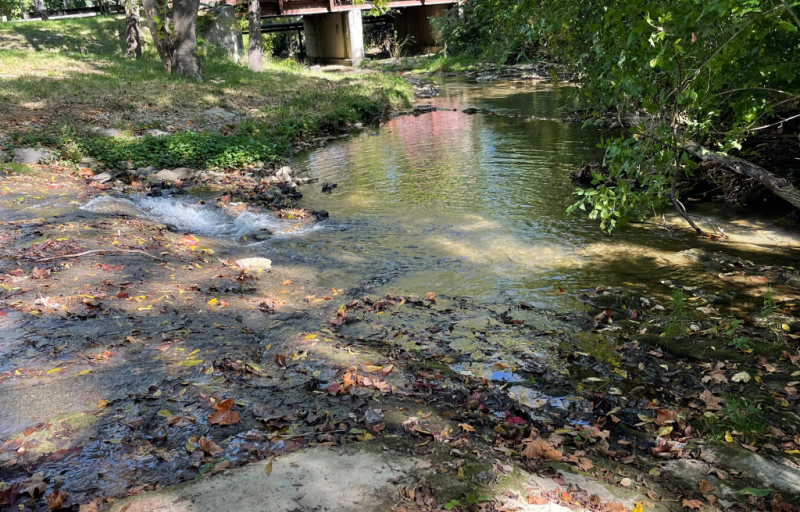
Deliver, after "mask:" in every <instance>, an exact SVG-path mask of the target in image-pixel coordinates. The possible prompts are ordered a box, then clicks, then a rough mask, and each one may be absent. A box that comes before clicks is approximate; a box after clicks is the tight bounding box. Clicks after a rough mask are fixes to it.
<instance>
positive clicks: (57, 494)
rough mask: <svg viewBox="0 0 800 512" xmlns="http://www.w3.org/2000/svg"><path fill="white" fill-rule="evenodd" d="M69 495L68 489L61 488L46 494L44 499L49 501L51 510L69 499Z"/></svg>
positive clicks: (48, 504)
mask: <svg viewBox="0 0 800 512" xmlns="http://www.w3.org/2000/svg"><path fill="white" fill-rule="evenodd" d="M67 496H69V493H68V492H66V491H64V492H61V490H60V489H56V490H55V491H53V492H51V493H50V494H48V495H47V496H45V497H44V499H45V501H47V507H48V508H49V509H50V510H55V509H57V508H59V507H60V506H61V505H62V504H63V503H64V500H65V499H67Z"/></svg>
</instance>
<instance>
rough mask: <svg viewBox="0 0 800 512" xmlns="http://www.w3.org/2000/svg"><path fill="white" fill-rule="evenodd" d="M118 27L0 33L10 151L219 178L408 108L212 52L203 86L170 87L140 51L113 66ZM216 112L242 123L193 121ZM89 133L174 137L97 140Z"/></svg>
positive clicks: (392, 93)
mask: <svg viewBox="0 0 800 512" xmlns="http://www.w3.org/2000/svg"><path fill="white" fill-rule="evenodd" d="M123 24H124V19H123V17H122V16H116V17H96V18H83V19H73V20H64V21H63V22H62V20H58V21H52V22H30V23H5V24H0V75H4V76H5V77H6V78H2V79H0V91H2V92H0V124H2V125H3V126H4V127H5V129H6V130H8V131H9V132H11V133H14V134H15V140H17V141H18V142H19V143H22V142H25V143H36V142H39V143H42V144H43V145H51V146H52V145H55V146H57V147H58V148H59V149H61V150H62V151H64V152H66V153H68V154H69V155H70V156H73V157H75V158H77V157H79V156H81V155H90V156H94V157H97V158H100V159H104V160H107V161H108V163H109V164H111V165H120V164H121V163H122V162H123V160H130V161H131V162H132V163H134V164H143V165H144V164H147V165H174V166H179V165H186V166H189V165H192V166H213V167H223V168H224V167H231V166H238V165H244V164H247V163H253V162H256V161H269V160H274V159H276V158H278V157H279V156H280V155H281V154H283V153H285V151H286V149H287V148H288V147H289V145H290V144H291V143H292V142H294V141H296V140H298V139H301V138H305V137H312V136H316V135H319V134H321V133H325V132H328V131H331V130H334V129H337V128H339V127H341V126H343V125H346V124H349V123H355V122H361V121H367V120H370V119H372V118H375V117H376V116H378V115H379V114H380V113H382V112H385V111H387V110H390V109H395V108H400V107H404V106H406V105H408V104H409V102H410V98H411V94H410V90H409V88H408V85H407V84H406V83H405V82H404V81H401V80H400V79H397V78H393V77H388V76H385V75H382V74H374V73H372V74H348V73H343V74H326V73H311V72H309V71H307V70H306V69H305V68H304V67H303V66H301V65H299V64H297V63H295V62H293V61H279V60H265V72H264V73H253V72H251V71H250V70H248V69H247V68H246V67H245V66H244V65H240V64H236V63H234V62H232V61H230V60H227V59H225V58H222V57H220V56H218V55H215V52H213V51H205V52H203V55H202V56H201V58H202V66H203V75H204V80H203V81H202V82H196V81H192V80H186V79H182V78H179V77H174V76H170V75H167V74H165V73H164V70H163V67H162V66H161V63H160V61H159V60H158V58H157V57H156V55H155V52H154V51H153V48H152V44H150V41H149V40H147V39H146V40H145V44H144V55H143V57H142V59H140V60H138V61H136V60H131V59H126V58H124V57H123V56H122V53H123V52H122V41H121V36H122V31H123ZM143 34H144V35H145V36H147V35H148V31H147V30H146V29H145V30H144V31H143ZM216 108H223V109H226V110H229V111H236V112H238V113H239V119H240V120H246V122H244V123H243V124H242V125H241V126H229V125H226V124H225V123H220V122H218V121H215V120H214V119H213V118H208V117H207V116H204V115H203V114H202V112H203V111H204V110H208V109H216ZM95 126H103V127H114V128H119V129H121V130H123V131H124V132H125V133H129V134H131V135H143V134H144V132H145V130H147V129H148V128H159V129H164V130H166V129H168V130H170V131H173V132H175V133H174V134H173V135H171V136H168V137H164V138H163V140H159V141H154V140H151V139H153V138H152V137H145V138H142V139H136V140H119V139H111V140H108V139H106V140H100V139H98V138H97V137H94V136H93V135H92V133H91V128H92V127H95ZM186 131H189V132H207V133H204V134H201V133H193V134H186V133H181V132H186ZM226 145H229V146H232V149H226V148H225V146H226ZM154 152H155V153H154ZM156 153H157V154H156ZM126 155H130V156H128V157H126Z"/></svg>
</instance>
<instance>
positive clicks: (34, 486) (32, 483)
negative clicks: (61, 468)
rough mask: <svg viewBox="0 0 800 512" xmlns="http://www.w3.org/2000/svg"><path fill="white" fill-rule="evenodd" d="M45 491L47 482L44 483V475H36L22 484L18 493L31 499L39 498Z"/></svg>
mask: <svg viewBox="0 0 800 512" xmlns="http://www.w3.org/2000/svg"><path fill="white" fill-rule="evenodd" d="M46 490H47V482H45V481H44V473H36V474H34V475H31V477H30V478H28V479H27V480H25V481H24V482H22V484H21V486H20V492H25V493H28V494H29V495H30V496H31V497H32V498H35V497H36V496H41V495H42V494H44V492H45V491H46Z"/></svg>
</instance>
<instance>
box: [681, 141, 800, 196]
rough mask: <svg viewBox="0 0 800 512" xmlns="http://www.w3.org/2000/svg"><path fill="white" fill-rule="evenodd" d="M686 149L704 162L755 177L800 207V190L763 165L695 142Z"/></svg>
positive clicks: (777, 194)
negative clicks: (714, 163)
mask: <svg viewBox="0 0 800 512" xmlns="http://www.w3.org/2000/svg"><path fill="white" fill-rule="evenodd" d="M686 150H687V151H688V152H689V154H691V155H693V156H695V157H697V158H699V159H700V160H703V161H704V162H717V163H719V164H722V166H723V167H725V168H726V169H729V170H731V171H733V172H735V173H737V174H743V175H745V176H748V177H750V178H753V179H754V180H756V181H757V182H759V183H761V184H762V185H764V186H765V187H767V188H768V189H770V190H771V191H772V193H773V194H775V195H776V196H778V197H780V198H782V199H785V200H786V201H788V202H789V203H790V204H792V205H793V206H794V207H795V208H800V190H798V189H796V188H795V187H794V185H792V184H791V183H790V182H789V181H788V180H786V179H784V178H780V177H778V176H775V175H774V174H772V173H771V172H769V171H767V170H766V169H764V168H763V167H760V166H758V165H756V164H754V163H751V162H748V161H747V160H744V159H742V158H739V157H735V156H730V155H721V154H719V153H716V152H714V151H710V150H708V149H706V148H703V147H701V146H698V145H697V144H694V143H690V144H688V145H687V146H686Z"/></svg>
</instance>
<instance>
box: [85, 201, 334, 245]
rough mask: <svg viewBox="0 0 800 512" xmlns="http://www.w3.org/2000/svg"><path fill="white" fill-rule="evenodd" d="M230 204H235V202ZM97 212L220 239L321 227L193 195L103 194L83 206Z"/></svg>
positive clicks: (288, 232)
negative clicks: (136, 217) (143, 219)
mask: <svg viewBox="0 0 800 512" xmlns="http://www.w3.org/2000/svg"><path fill="white" fill-rule="evenodd" d="M231 206H233V207H235V206H237V205H236V204H232V205H231ZM81 209H82V210H87V211H90V212H95V213H109V214H125V215H143V216H144V217H147V218H149V219H151V220H155V221H158V222H162V223H164V224H168V225H172V226H175V227H176V228H177V229H179V230H182V231H191V232H192V233H196V234H200V235H206V236H212V237H217V238H235V239H239V238H242V237H244V236H247V235H250V234H254V233H263V232H265V231H267V232H269V233H270V234H272V235H275V236H291V235H301V234H304V233H307V232H309V231H311V230H315V229H318V228H319V226H318V225H316V224H314V223H313V221H309V220H302V219H301V220H283V219H278V218H277V217H275V213H274V212H270V211H265V212H252V211H247V210H242V211H237V210H235V209H233V208H231V209H225V208H220V207H217V206H214V205H208V204H202V203H200V202H199V199H198V198H197V197H194V196H181V197H179V198H178V197H145V196H131V197H130V199H126V198H121V197H112V196H100V197H96V198H94V199H92V200H91V201H89V202H88V203H87V204H85V205H84V206H82V207H81Z"/></svg>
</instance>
